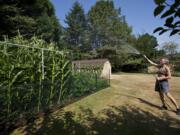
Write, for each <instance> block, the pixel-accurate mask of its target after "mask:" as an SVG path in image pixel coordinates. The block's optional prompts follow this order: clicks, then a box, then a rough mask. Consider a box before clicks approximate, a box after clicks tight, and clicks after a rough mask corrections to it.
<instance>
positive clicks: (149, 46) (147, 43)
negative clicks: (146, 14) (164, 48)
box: [135, 33, 158, 57]
mask: <svg viewBox="0 0 180 135" xmlns="http://www.w3.org/2000/svg"><path fill="white" fill-rule="evenodd" d="M157 46H158V42H157V39H156V38H155V37H154V36H152V35H149V34H148V33H145V34H142V35H139V37H138V38H137V41H136V43H135V47H136V48H137V49H138V50H139V51H140V52H141V53H142V54H146V55H147V56H148V57H154V56H155V55H156V52H157V50H156V47H157Z"/></svg>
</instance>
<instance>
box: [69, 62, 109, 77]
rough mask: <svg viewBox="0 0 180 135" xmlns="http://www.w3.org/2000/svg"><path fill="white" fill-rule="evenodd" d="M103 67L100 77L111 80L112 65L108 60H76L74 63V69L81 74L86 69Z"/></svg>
mask: <svg viewBox="0 0 180 135" xmlns="http://www.w3.org/2000/svg"><path fill="white" fill-rule="evenodd" d="M88 66H90V67H92V68H94V69H95V68H97V67H102V71H101V75H100V77H102V78H106V79H110V77H111V63H110V62H109V60H108V59H92V60H76V61H73V62H72V69H73V70H78V71H79V72H80V71H81V70H82V69H84V68H86V67H88Z"/></svg>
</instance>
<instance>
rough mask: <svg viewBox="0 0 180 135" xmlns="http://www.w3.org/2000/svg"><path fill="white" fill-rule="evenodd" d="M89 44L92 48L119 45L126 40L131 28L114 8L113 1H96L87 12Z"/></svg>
mask: <svg viewBox="0 0 180 135" xmlns="http://www.w3.org/2000/svg"><path fill="white" fill-rule="evenodd" d="M88 21H89V25H88V26H89V29H90V31H91V33H92V34H91V35H90V36H91V37H90V40H91V45H92V47H93V48H98V47H103V46H119V45H120V44H122V43H123V42H126V41H128V37H129V36H130V35H131V32H132V29H131V27H129V26H128V24H127V23H126V21H125V17H124V16H122V15H121V12H120V9H115V7H114V2H113V1H104V0H100V1H97V2H96V4H95V5H94V6H93V7H92V8H91V9H90V11H89V12H88Z"/></svg>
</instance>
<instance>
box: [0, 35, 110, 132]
mask: <svg viewBox="0 0 180 135" xmlns="http://www.w3.org/2000/svg"><path fill="white" fill-rule="evenodd" d="M0 65H1V67H0V91H1V92H0V104H1V106H0V121H1V122H0V130H1V127H2V125H6V124H8V123H9V125H6V126H7V127H8V126H11V124H13V123H14V122H16V121H17V120H18V119H19V118H22V117H23V118H26V117H29V118H32V117H34V114H37V113H39V112H44V111H46V110H48V109H51V108H52V107H53V106H55V105H62V104H64V103H65V102H66V101H67V100H68V99H72V98H74V97H77V96H78V97H79V96H82V95H84V94H88V93H91V92H93V91H95V90H98V89H101V88H104V87H105V86H107V80H104V79H101V78H99V76H100V70H99V69H100V68H98V67H97V68H94V69H92V68H90V67H86V69H87V68H88V70H85V71H86V72H84V71H82V72H81V73H77V72H74V73H73V74H72V70H71V64H70V60H69V59H68V57H67V52H65V51H57V48H56V46H55V45H54V44H53V43H51V44H47V43H46V42H45V41H43V40H39V39H37V38H36V37H32V38H31V39H30V40H25V39H23V37H22V36H21V35H18V36H17V37H15V38H13V39H10V40H8V39H5V41H3V42H0Z"/></svg>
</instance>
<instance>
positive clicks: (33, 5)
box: [0, 0, 61, 42]
mask: <svg viewBox="0 0 180 135" xmlns="http://www.w3.org/2000/svg"><path fill="white" fill-rule="evenodd" d="M0 16H1V21H0V35H7V36H8V37H13V36H16V35H17V31H20V33H21V34H22V35H23V36H24V37H26V38H30V37H32V36H34V35H37V36H38V37H40V38H43V39H44V40H46V41H48V42H50V41H55V42H59V34H60V33H61V26H60V24H59V23H58V20H57V18H56V16H55V11H54V7H53V5H52V4H51V2H50V1H49V0H1V1H0ZM54 33H55V34H54ZM1 38H2V37H1Z"/></svg>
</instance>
